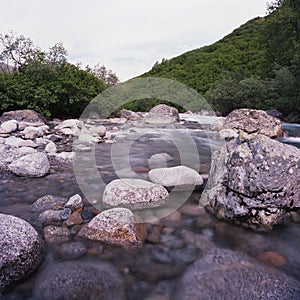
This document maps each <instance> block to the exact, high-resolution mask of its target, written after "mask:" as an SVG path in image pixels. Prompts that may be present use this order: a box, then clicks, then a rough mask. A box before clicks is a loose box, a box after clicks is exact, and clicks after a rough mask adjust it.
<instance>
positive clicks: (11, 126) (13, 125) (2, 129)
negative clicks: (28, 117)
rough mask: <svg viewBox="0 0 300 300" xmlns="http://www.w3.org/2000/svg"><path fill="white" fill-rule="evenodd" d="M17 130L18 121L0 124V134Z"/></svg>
mask: <svg viewBox="0 0 300 300" xmlns="http://www.w3.org/2000/svg"><path fill="white" fill-rule="evenodd" d="M17 129H18V121H16V120H10V121H6V122H4V123H2V124H1V126H0V133H4V134H6V133H12V132H14V131H17Z"/></svg>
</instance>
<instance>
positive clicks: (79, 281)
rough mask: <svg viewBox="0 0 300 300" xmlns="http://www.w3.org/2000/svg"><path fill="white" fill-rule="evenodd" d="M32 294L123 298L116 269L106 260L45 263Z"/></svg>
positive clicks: (92, 299)
mask: <svg viewBox="0 0 300 300" xmlns="http://www.w3.org/2000/svg"><path fill="white" fill-rule="evenodd" d="M33 295H34V297H35V299H43V300H48V299H49V300H60V299H73V300H81V299H89V300H98V299H107V300H122V299H125V296H124V284H123V282H122V278H121V276H120V274H119V272H118V271H117V270H116V269H115V267H114V266H112V265H110V264H108V263H105V262H95V261H94V262H84V261H67V262H58V263H51V264H49V265H48V266H47V267H46V268H45V269H44V270H43V272H42V273H40V274H39V275H38V278H37V280H36V283H35V286H34V289H33Z"/></svg>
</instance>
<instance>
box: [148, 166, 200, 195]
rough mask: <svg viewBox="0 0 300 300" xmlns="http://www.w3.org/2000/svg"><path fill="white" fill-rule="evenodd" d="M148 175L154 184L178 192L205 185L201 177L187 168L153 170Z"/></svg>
mask: <svg viewBox="0 0 300 300" xmlns="http://www.w3.org/2000/svg"><path fill="white" fill-rule="evenodd" d="M148 175H149V179H150V180H151V181H152V182H154V183H156V184H160V185H163V186H164V187H167V188H171V187H176V190H193V189H194V188H195V187H199V186H201V185H202V184H203V179H202V177H201V175H200V174H199V173H198V172H196V171H195V170H193V169H191V168H188V167H186V166H177V167H172V168H158V169H153V170H151V171H150V172H149V174H148Z"/></svg>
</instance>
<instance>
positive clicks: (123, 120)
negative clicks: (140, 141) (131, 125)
mask: <svg viewBox="0 0 300 300" xmlns="http://www.w3.org/2000/svg"><path fill="white" fill-rule="evenodd" d="M109 122H110V123H111V124H120V125H122V124H125V123H126V122H127V119H126V118H110V119H109Z"/></svg>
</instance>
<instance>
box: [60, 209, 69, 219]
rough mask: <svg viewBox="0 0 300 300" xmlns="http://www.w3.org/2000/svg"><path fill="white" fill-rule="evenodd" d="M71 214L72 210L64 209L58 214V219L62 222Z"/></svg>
mask: <svg viewBox="0 0 300 300" xmlns="http://www.w3.org/2000/svg"><path fill="white" fill-rule="evenodd" d="M71 214H72V210H71V208H64V209H63V210H62V211H61V212H60V217H61V219H62V220H64V221H65V220H67V219H68V218H70V216H71Z"/></svg>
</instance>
